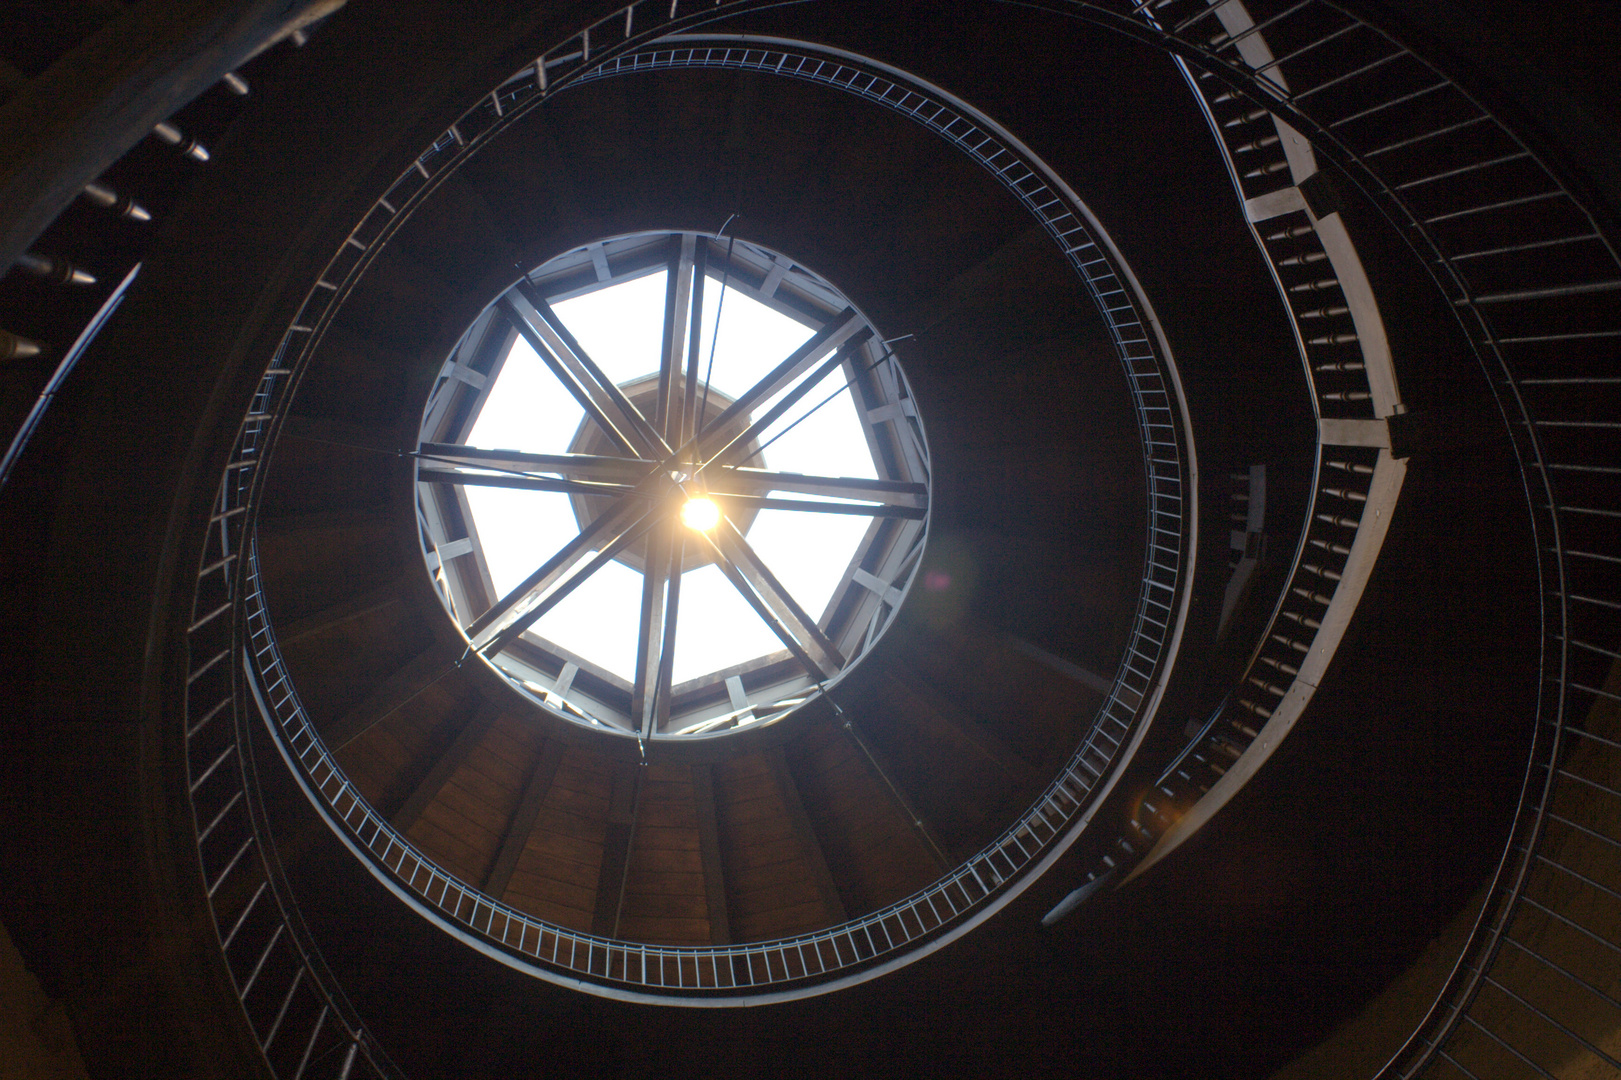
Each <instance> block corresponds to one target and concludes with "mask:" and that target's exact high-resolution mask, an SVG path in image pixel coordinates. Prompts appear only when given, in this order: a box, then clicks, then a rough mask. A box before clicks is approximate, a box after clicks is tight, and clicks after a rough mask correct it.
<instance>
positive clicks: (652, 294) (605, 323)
mask: <svg viewBox="0 0 1621 1080" xmlns="http://www.w3.org/2000/svg"><path fill="white" fill-rule="evenodd" d="M669 277H670V275H669V272H668V271H666V270H660V271H658V272H657V273H653V274H648V275H647V276H645V277H639V278H633V279H632V280H630V281H626V282H621V283H618V284H615V285H610V286H608V287H607V288H606V289H598V290H597V291H596V292H592V293H586V294H585V295H584V296H576V297H574V298H573V299H571V300H563V301H560V302H558V303H556V304H554V305H552V310H553V311H555V312H557V316H558V318H560V319H562V320H563V323H564V325H566V326H567V327H568V328H569V330H570V331H572V332H573V334H574V337H575V339H576V340H578V341H579V343H580V347H581V348H582V349H584V350H585V351H586V353H587V354H589V355H590V357H591V359H592V360H594V361H595V362H596V364H597V366H598V367H600V368H602V370H603V372H604V373H605V374H607V376H608V378H610V379H612V380H613V381H614V383H615V384H619V383H627V382H630V381H631V380H632V379H638V378H641V377H642V376H643V375H651V374H654V373H655V372H657V371H658V369H659V353H660V350H661V349H662V348H663V347H664V291H665V283H666V282H667V281H668V280H669Z"/></svg>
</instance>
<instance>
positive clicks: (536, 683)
mask: <svg viewBox="0 0 1621 1080" xmlns="http://www.w3.org/2000/svg"><path fill="white" fill-rule="evenodd" d="M416 456H417V460H418V471H417V493H418V500H417V501H418V511H419V513H418V524H419V532H420V536H421V541H422V550H423V556H424V559H425V562H426V566H427V569H428V572H429V573H430V575H431V576H432V577H433V580H434V583H435V587H436V589H437V592H438V595H439V596H440V598H441V600H442V602H443V603H444V605H445V607H446V609H447V610H448V611H449V612H450V614H451V616H452V618H453V619H454V620H455V622H456V625H457V626H459V627H460V628H461V629H462V632H463V633H464V634H465V636H466V638H467V642H468V650H469V652H470V653H472V652H476V653H478V654H479V656H480V657H482V658H483V659H484V660H486V661H487V662H489V663H490V664H492V665H493V666H494V667H495V668H496V669H497V670H499V671H500V672H502V673H503V674H504V675H505V676H506V677H507V678H508V679H509V680H510V681H511V682H512V684H513V685H514V686H516V687H517V688H518V689H519V690H520V691H521V692H522V693H524V694H525V695H527V696H528V697H530V698H531V699H532V700H533V701H534V702H535V703H537V704H538V705H539V706H541V707H542V708H545V709H547V710H549V711H551V712H553V713H556V714H559V715H561V716H564V717H566V718H568V719H569V720H572V721H574V722H576V723H580V724H584V725H586V726H589V727H593V728H597V729H602V730H606V731H609V732H616V733H621V734H624V735H629V736H636V737H638V738H660V737H676V736H689V737H690V736H703V735H719V734H724V733H727V732H732V731H737V730H740V729H742V728H745V727H749V726H753V725H758V724H761V723H765V722H768V721H773V720H777V719H780V718H781V717H783V716H785V715H787V713H789V712H790V711H792V710H793V709H795V708H797V707H798V706H800V705H802V704H804V703H805V702H806V701H809V700H811V699H812V698H813V697H815V696H816V695H818V694H819V693H821V692H823V691H825V690H826V689H827V687H829V686H830V685H832V684H833V683H835V682H836V681H837V680H838V679H839V678H841V677H842V676H843V675H844V674H846V673H847V672H848V671H849V670H850V669H851V668H852V667H853V666H854V665H855V664H856V663H857V662H858V661H859V660H860V659H861V657H862V656H863V655H865V654H866V652H867V651H868V650H869V649H871V647H872V646H873V644H874V643H875V642H876V641H877V640H878V638H879V636H880V635H881V634H882V633H883V631H884V629H885V628H886V627H887V626H888V625H889V622H890V621H891V620H892V619H893V617H894V614H895V611H896V610H897V608H898V607H899V605H900V603H901V600H902V598H903V597H904V596H905V593H906V590H907V587H908V585H909V584H910V582H911V579H912V577H913V575H914V574H915V573H916V570H917V568H918V566H919V564H920V556H921V554H922V550H923V543H924V539H925V536H926V532H927V516H928V505H929V465H928V461H929V455H928V447H927V443H926V441H925V439H924V435H923V428H922V425H921V422H920V420H919V418H918V415H917V410H916V408H915V405H914V401H913V397H912V394H911V391H910V389H909V387H908V385H907V381H906V377H905V375H904V373H903V372H902V370H901V366H900V362H899V360H898V359H897V358H896V356H895V354H894V352H893V351H892V350H891V348H890V347H889V345H888V344H886V343H885V341H884V339H883V335H882V334H880V333H879V332H878V331H877V330H876V329H875V328H874V327H873V326H872V324H871V322H870V321H869V320H868V319H867V317H866V316H865V315H863V314H862V313H861V312H860V311H859V310H858V309H857V308H856V307H855V305H853V304H852V303H851V302H850V300H849V299H848V298H847V297H845V296H844V294H843V293H841V292H840V291H839V290H838V289H837V288H836V287H835V286H834V285H832V284H831V283H829V282H828V281H827V280H825V279H824V278H822V277H821V276H819V275H817V274H815V273H814V272H812V271H810V270H808V269H806V268H805V267H804V266H802V265H800V264H798V263H797V262H795V261H794V260H793V259H792V258H790V257H789V256H786V255H784V254H782V253H780V252H776V251H772V250H770V249H768V248H765V247H762V246H760V245H758V244H752V243H749V242H746V241H743V240H740V239H737V238H736V237H730V236H723V235H716V234H709V233H696V232H658V233H640V234H637V235H633V236H623V237H616V238H611V239H607V240H603V241H599V242H595V243H592V244H588V245H586V246H584V247H580V248H576V249H574V250H572V251H569V252H566V253H564V254H562V255H559V256H557V257H556V258H553V259H551V260H549V261H547V262H546V263H544V264H543V265H541V266H540V267H538V268H537V269H535V270H534V271H532V272H530V273H529V274H526V275H525V276H524V277H523V278H521V279H520V280H519V281H518V283H517V284H516V285H514V286H513V287H512V288H511V289H509V290H508V291H507V292H505V293H504V294H502V295H501V296H500V297H499V298H498V299H497V300H496V302H495V303H493V304H491V305H490V306H489V307H488V308H487V309H485V311H484V312H483V313H482V314H481V315H480V316H479V317H478V319H477V320H475V321H474V323H473V325H472V326H471V327H470V328H469V329H468V331H467V333H466V334H465V335H464V336H463V337H462V339H461V341H460V342H459V344H458V345H457V347H456V350H455V352H454V354H453V355H452V356H451V357H450V359H448V360H447V361H446V362H445V364H444V366H443V369H442V370H441V372H440V374H439V377H438V378H437V380H436V381H435V383H434V386H433V389H432V391H431V392H430V394H429V397H428V401H427V404H426V406H425V408H424V411H423V420H422V426H421V432H420V440H419V444H418V448H417V455H416Z"/></svg>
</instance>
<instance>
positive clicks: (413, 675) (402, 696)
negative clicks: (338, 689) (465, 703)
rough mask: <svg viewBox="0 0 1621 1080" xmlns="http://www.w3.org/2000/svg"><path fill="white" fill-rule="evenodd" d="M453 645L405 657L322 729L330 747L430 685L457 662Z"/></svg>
mask: <svg viewBox="0 0 1621 1080" xmlns="http://www.w3.org/2000/svg"><path fill="white" fill-rule="evenodd" d="M456 656H457V652H456V649H455V648H454V647H453V646H450V645H443V644H435V645H432V646H430V647H429V648H427V649H424V650H423V651H422V652H420V653H418V654H417V655H416V656H414V657H412V658H411V659H410V660H408V661H406V662H405V663H404V664H403V665H402V666H401V667H400V668H399V669H398V670H396V671H395V672H394V674H392V675H390V676H389V677H388V678H386V679H384V680H383V681H382V682H381V683H380V684H378V685H377V686H376V687H375V688H374V689H373V690H372V692H371V693H369V694H367V695H366V697H365V699H364V700H362V701H361V702H360V704H358V705H356V706H355V707H354V708H352V709H350V710H349V711H348V712H347V713H345V714H344V715H343V716H340V717H338V719H337V720H335V721H333V722H332V723H330V724H328V725H327V726H326V727H325V728H323V729H322V730H321V738H322V740H323V741H325V743H326V744H327V746H328V747H329V748H330V749H332V750H340V749H342V748H343V747H344V746H346V745H348V744H349V743H351V742H353V741H354V740H355V739H357V738H359V737H360V736H361V735H363V734H364V733H365V732H366V731H367V730H369V729H370V728H371V726H372V725H373V724H376V723H378V722H379V721H381V720H385V719H387V718H388V717H389V716H390V715H392V714H393V713H394V711H395V710H396V709H398V708H400V707H401V706H402V705H404V704H405V703H406V702H408V701H410V700H411V699H412V698H414V697H416V696H417V695H418V694H420V693H422V691H424V690H426V689H427V688H428V687H430V686H432V685H433V684H434V683H435V682H437V681H438V680H439V679H440V678H441V677H442V676H444V674H445V673H446V672H448V671H450V669H452V668H453V667H455V666H456Z"/></svg>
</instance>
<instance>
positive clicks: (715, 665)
mask: <svg viewBox="0 0 1621 1080" xmlns="http://www.w3.org/2000/svg"><path fill="white" fill-rule="evenodd" d="M782 648H783V644H782V642H781V641H780V640H779V639H778V638H777V636H776V635H775V634H773V633H772V632H771V630H770V629H769V628H768V627H767V626H766V624H765V623H763V622H761V621H760V616H759V615H758V614H756V613H755V610H754V608H752V607H750V606H749V602H748V601H747V600H745V599H743V595H742V594H741V593H739V592H738V591H737V589H735V588H734V587H733V586H732V583H731V582H730V581H728V580H726V575H724V574H722V573H721V572H720V568H719V567H718V566H715V565H713V564H710V565H709V566H700V567H699V568H698V569H696V570H689V571H688V572H687V573H685V574H682V575H681V606H680V609H679V618H678V621H677V632H676V638H675V662H674V664H673V665H672V668H671V671H672V674H671V676H670V679H671V682H672V683H674V684H675V685H678V686H679V685H680V684H681V683H683V682H685V681H686V680H688V679H696V678H698V677H699V676H700V675H707V674H709V673H710V672H711V671H719V670H720V669H721V668H728V667H732V666H733V665H735V664H744V663H747V662H748V661H750V660H753V659H754V658H755V657H757V656H764V655H765V654H767V653H773V652H777V651H778V650H780V649H782Z"/></svg>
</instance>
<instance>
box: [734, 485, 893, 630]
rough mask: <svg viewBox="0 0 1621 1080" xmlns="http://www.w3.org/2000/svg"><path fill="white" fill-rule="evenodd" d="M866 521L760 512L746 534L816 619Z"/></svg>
mask: <svg viewBox="0 0 1621 1080" xmlns="http://www.w3.org/2000/svg"><path fill="white" fill-rule="evenodd" d="M773 494H774V495H777V496H778V497H779V498H785V499H788V498H794V496H793V495H789V494H787V493H786V492H780V493H779V492H773ZM871 521H872V519H871V518H867V517H859V516H857V515H854V514H813V513H810V512H808V511H804V510H762V511H760V514H759V516H758V517H756V518H755V519H754V525H753V527H752V528H750V529H749V536H748V539H749V546H750V547H752V548H754V550H755V553H756V554H758V555H759V556H760V558H761V559H763V560H765V564H766V565H767V566H769V567H770V568H771V572H772V573H773V574H775V575H776V576H777V580H778V581H780V582H781V583H782V587H783V588H785V589H787V590H788V592H789V594H790V595H791V596H793V598H794V599H795V600H797V601H798V602H799V606H800V607H802V608H804V609H805V612H806V613H807V614H808V615H810V616H811V618H813V619H817V620H820V619H821V617H822V615H823V614H825V613H826V611H827V605H828V601H830V600H831V599H832V598H833V593H834V590H836V589H837V588H838V587H839V582H840V581H842V580H844V571H845V569H846V567H848V566H849V563H850V558H851V557H852V556H853V555H855V553H856V548H857V546H858V545H859V544H860V543H861V538H862V537H863V536H864V535H866V532H867V528H868V526H869V525H870V523H871Z"/></svg>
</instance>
